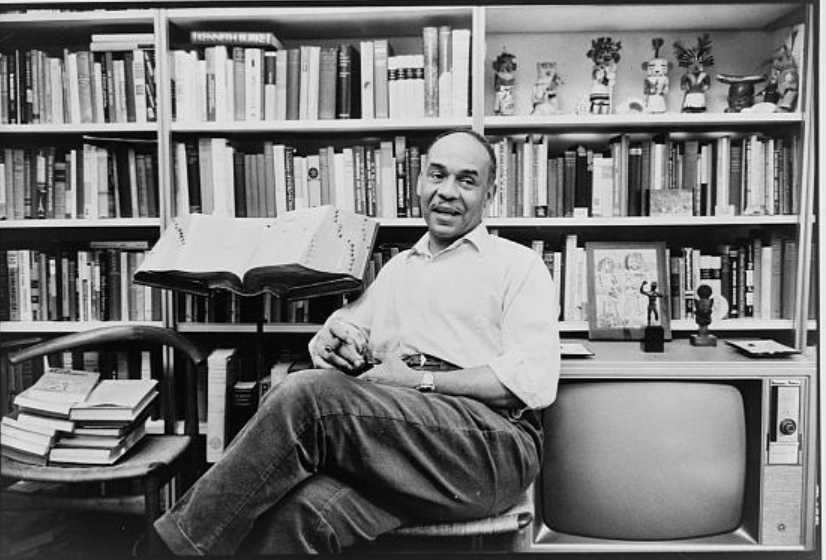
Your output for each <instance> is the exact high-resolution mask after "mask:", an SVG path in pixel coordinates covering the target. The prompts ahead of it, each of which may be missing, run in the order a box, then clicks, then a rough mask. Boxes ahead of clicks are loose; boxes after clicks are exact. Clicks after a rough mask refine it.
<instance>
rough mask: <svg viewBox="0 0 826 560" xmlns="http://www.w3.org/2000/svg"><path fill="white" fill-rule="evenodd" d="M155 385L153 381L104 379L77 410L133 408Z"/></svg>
mask: <svg viewBox="0 0 826 560" xmlns="http://www.w3.org/2000/svg"><path fill="white" fill-rule="evenodd" d="M157 384H158V382H157V381H156V380H155V379H105V380H103V381H101V382H100V384H99V385H98V386H97V387H96V388H95V390H94V391H92V394H91V395H89V398H87V399H86V400H85V401H84V402H82V403H80V404H79V405H78V406H77V408H88V407H119V408H134V407H135V406H137V405H138V403H140V402H141V400H143V398H144V397H145V396H146V395H147V394H148V393H149V392H150V391H152V389H153V388H154V387H155V385H157Z"/></svg>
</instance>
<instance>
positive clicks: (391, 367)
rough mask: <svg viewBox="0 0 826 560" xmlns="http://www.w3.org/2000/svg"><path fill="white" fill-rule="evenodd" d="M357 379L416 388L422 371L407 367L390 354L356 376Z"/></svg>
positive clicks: (399, 359)
mask: <svg viewBox="0 0 826 560" xmlns="http://www.w3.org/2000/svg"><path fill="white" fill-rule="evenodd" d="M358 378H359V379H363V380H365V381H371V382H373V383H380V384H382V385H394V386H396V387H411V388H414V389H415V388H416V387H417V386H418V385H419V382H420V381H421V379H422V373H421V372H420V371H416V370H414V369H410V368H409V367H407V364H405V363H404V362H403V361H401V358H399V357H398V356H392V357H389V358H387V359H386V360H385V361H383V362H382V363H380V364H377V365H375V366H373V367H372V368H371V369H368V370H367V371H366V372H364V373H362V374H361V375H359V376H358Z"/></svg>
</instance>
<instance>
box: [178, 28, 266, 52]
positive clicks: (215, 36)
mask: <svg viewBox="0 0 826 560" xmlns="http://www.w3.org/2000/svg"><path fill="white" fill-rule="evenodd" d="M189 42H190V43H192V44H193V45H219V44H220V45H233V46H241V47H273V48H281V47H282V45H281V42H280V41H279V40H278V39H277V38H276V37H275V35H274V34H273V33H270V32H266V31H206V30H203V31H190V32H189Z"/></svg>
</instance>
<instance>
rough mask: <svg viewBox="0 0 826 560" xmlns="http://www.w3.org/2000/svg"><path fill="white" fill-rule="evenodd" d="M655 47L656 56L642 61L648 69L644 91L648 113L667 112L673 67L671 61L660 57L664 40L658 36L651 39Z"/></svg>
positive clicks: (644, 67) (645, 68) (643, 67)
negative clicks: (670, 76)
mask: <svg viewBox="0 0 826 560" xmlns="http://www.w3.org/2000/svg"><path fill="white" fill-rule="evenodd" d="M651 44H652V46H653V48H654V58H652V59H651V60H646V61H645V62H643V63H642V69H643V70H645V71H646V73H647V75H646V76H645V83H644V88H643V92H644V93H645V112H646V113H665V111H666V106H665V94H667V93H668V85H669V79H668V71H669V70H670V69H671V61H669V60H666V59H665V58H660V49H661V48H662V46H663V40H662V39H661V38H656V39H652V40H651Z"/></svg>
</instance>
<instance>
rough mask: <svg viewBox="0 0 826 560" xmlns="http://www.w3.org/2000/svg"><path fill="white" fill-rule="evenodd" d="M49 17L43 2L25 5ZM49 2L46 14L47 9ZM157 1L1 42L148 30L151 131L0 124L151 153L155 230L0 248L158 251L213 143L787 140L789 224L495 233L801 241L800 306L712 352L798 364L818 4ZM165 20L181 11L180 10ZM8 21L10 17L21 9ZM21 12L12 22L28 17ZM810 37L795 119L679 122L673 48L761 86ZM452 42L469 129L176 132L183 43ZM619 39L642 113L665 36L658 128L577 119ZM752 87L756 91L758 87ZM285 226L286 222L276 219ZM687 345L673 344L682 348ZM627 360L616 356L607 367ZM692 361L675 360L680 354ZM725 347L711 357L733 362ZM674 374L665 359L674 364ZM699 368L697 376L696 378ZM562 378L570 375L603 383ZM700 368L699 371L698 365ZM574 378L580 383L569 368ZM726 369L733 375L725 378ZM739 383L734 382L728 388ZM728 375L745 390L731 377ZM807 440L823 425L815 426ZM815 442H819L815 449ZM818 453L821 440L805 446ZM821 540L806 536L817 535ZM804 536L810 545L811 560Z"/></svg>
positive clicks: (405, 235)
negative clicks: (176, 61)
mask: <svg viewBox="0 0 826 560" xmlns="http://www.w3.org/2000/svg"><path fill="white" fill-rule="evenodd" d="M29 4H30V6H29V7H38V8H39V7H40V3H38V2H33V3H29ZM53 4H55V3H43V4H42V5H43V7H45V8H53V7H58V8H59V6H54V5H53ZM195 4H196V3H195V2H178V3H166V2H160V1H158V2H148V3H147V7H145V8H140V9H135V8H128V9H119V8H118V5H117V3H115V4H113V5H112V6H111V8H112V9H111V10H100V9H97V8H98V6H97V5H95V6H94V8H93V7H92V4H91V3H87V2H82V1H81V2H76V3H73V4H72V6H71V7H72V9H71V10H66V11H62V10H61V11H49V10H42V11H41V10H31V11H28V12H25V11H23V8H24V6H22V5H10V7H8V8H3V10H6V11H3V12H0V34H2V35H3V36H4V37H6V38H5V39H4V40H3V42H2V43H0V51H2V52H8V50H9V49H15V48H17V49H29V48H42V49H46V50H54V51H56V52H60V51H62V49H63V48H64V47H65V48H82V47H83V45H84V44H85V45H88V42H89V39H90V37H91V35H92V33H100V32H150V31H151V32H154V33H155V36H156V40H155V41H156V42H155V53H156V72H157V74H156V75H157V107H158V118H157V122H151V123H140V124H139V123H114V124H112V123H94V124H93V123H86V124H17V125H9V124H3V125H0V131H2V132H1V133H2V138H3V142H2V144H3V147H4V148H11V147H17V146H36V145H39V144H43V143H52V144H54V145H61V146H62V145H69V144H78V143H80V142H82V141H83V138H84V137H85V136H107V137H123V138H131V139H137V140H153V141H154V142H156V145H157V154H156V155H157V162H158V167H157V173H158V176H157V184H158V186H159V198H158V201H159V217H157V218H120V219H96V220H10V219H7V220H3V221H0V237H2V240H0V249H3V250H16V249H26V248H42V247H49V246H51V245H53V244H55V243H57V242H58V241H59V242H66V241H70V242H72V243H81V244H82V243H88V242H90V241H95V240H103V241H116V240H117V241H121V240H122V241H135V240H144V241H147V242H149V243H150V245H151V243H152V242H153V241H154V240H156V239H157V237H158V236H159V235H160V233H161V231H162V230H163V228H164V227H165V225H166V224H168V223H169V222H170V220H171V219H172V217H173V216H174V215H175V213H176V204H177V195H176V193H175V192H174V190H175V189H174V185H175V154H174V146H175V144H176V143H177V142H183V141H186V140H196V139H198V138H205V137H210V138H213V137H221V138H230V139H232V140H234V141H237V142H240V143H248V144H261V143H263V142H265V141H273V142H287V143H291V144H294V145H296V146H299V147H301V148H302V149H305V150H308V151H311V150H317V149H318V148H320V147H324V146H335V147H336V149H342V148H344V147H347V146H351V145H353V144H356V143H360V142H362V143H372V144H378V142H379V141H382V140H385V141H387V140H393V138H394V137H395V136H396V135H406V136H407V137H408V139H409V140H411V141H412V142H414V143H416V144H417V145H420V146H422V147H426V146H427V144H428V142H429V141H430V140H431V139H432V138H433V137H434V136H436V135H437V134H438V133H439V132H441V131H444V130H448V129H452V128H457V127H458V128H469V129H473V130H475V131H477V132H480V133H483V134H485V135H487V136H489V137H491V138H493V139H501V138H505V137H511V138H522V139H524V138H526V137H529V136H532V135H541V136H545V137H546V138H547V142H548V147H549V153H553V154H556V155H559V154H561V153H562V152H563V151H564V149H565V148H566V147H568V146H570V145H575V144H584V145H588V146H591V147H594V148H595V149H598V150H604V149H606V148H607V146H608V144H609V142H610V140H611V139H612V138H614V137H616V136H618V135H622V134H627V135H629V136H630V137H631V138H632V139H645V138H650V137H653V136H655V135H658V134H663V133H668V134H669V135H670V136H671V137H673V138H676V139H678V140H684V139H687V138H691V139H702V140H705V141H714V139H716V138H719V137H720V136H723V135H730V136H731V137H733V138H738V137H743V136H748V135H751V134H763V135H768V136H772V135H779V136H782V137H788V138H790V137H793V136H794V137H796V138H798V141H799V143H798V147H799V149H798V151H797V153H796V154H795V156H794V157H795V163H796V169H797V175H796V177H797V184H796V185H794V189H796V191H795V196H796V204H795V209H796V211H795V212H794V213H792V214H785V215H771V216H768V215H751V216H749V215H739V214H738V215H710V216H686V217H679V218H671V217H668V218H663V217H659V218H658V217H647V216H632V217H550V218H540V217H492V218H488V219H487V224H488V226H489V227H491V228H495V229H497V230H498V232H499V234H500V235H502V236H505V237H509V238H512V239H515V240H518V241H520V242H522V243H525V244H528V245H530V243H531V242H532V241H534V240H542V241H543V242H544V243H545V245H546V247H554V248H556V249H557V250H559V249H561V248H562V246H563V244H564V240H565V236H566V235H568V234H572V233H573V234H576V235H577V236H578V238H579V240H580V242H587V241H607V240H636V241H664V242H666V244H667V245H669V246H670V247H673V248H674V249H675V250H676V249H677V248H680V247H683V246H685V245H695V246H698V247H701V248H704V249H707V248H711V247H714V246H715V245H717V244H719V243H733V242H734V241H735V240H736V239H738V238H742V237H747V236H748V235H749V234H750V232H758V234H759V235H769V234H771V233H779V234H782V235H784V236H785V237H787V238H789V239H792V240H794V246H795V247H796V255H795V258H794V259H793V262H794V265H793V267H791V268H790V269H787V270H784V274H790V275H791V276H790V278H791V280H790V281H789V283H788V284H787V285H788V286H789V287H790V288H791V289H792V290H793V296H792V299H791V301H792V307H791V309H790V310H789V311H788V313H787V314H786V316H784V317H783V318H772V319H761V318H739V319H725V320H719V321H718V320H715V322H714V323H713V324H712V326H711V330H712V332H714V333H715V334H717V335H718V336H719V337H721V338H724V337H726V336H749V337H773V338H777V339H779V340H781V341H783V342H785V343H787V344H790V345H793V346H795V347H797V348H804V347H805V346H807V344H811V342H812V340H813V338H814V335H815V334H816V332H817V328H818V325H817V323H816V321H815V319H814V317H812V316H811V315H810V308H811V306H812V304H811V302H812V301H814V300H816V292H817V288H818V286H817V285H816V283H814V282H813V281H812V278H814V277H815V276H814V275H813V266H814V265H813V263H814V262H816V260H815V257H816V254H815V251H816V248H815V243H814V241H815V239H816V231H815V229H816V220H815V215H816V208H815V204H816V200H817V190H818V186H817V184H816V182H815V180H816V177H817V175H818V173H817V163H816V161H817V160H816V157H815V146H816V144H817V138H816V128H815V122H814V115H815V114H816V111H817V100H816V97H815V90H816V87H815V86H816V83H817V80H818V79H819V68H816V67H815V61H816V60H817V59H816V57H815V53H814V45H816V44H817V34H818V32H819V29H818V22H817V21H816V20H815V19H814V18H815V13H816V10H815V8H816V6H815V4H814V2H811V1H804V0H800V1H796V2H795V1H782V2H775V3H764V2H757V1H755V2H752V3H740V2H736V3H735V2H731V3H723V4H709V3H697V4H682V3H675V2H665V1H664V2H653V1H652V2H640V3H636V4H623V5H614V4H613V3H611V2H606V1H602V2H600V1H594V2H592V3H590V4H559V3H549V4H547V5H543V4H530V5H507V6H505V5H486V4H484V3H480V4H477V5H460V6H442V5H438V6H437V5H427V4H425V3H421V4H418V5H409V6H401V7H391V6H351V7H339V6H332V5H330V4H325V5H323V6H313V7H309V6H308V7H303V5H298V6H296V5H289V6H286V5H280V4H279V3H278V2H275V1H274V2H268V3H257V4H258V5H256V6H255V7H250V6H247V5H244V4H246V3H239V4H241V5H239V4H236V3H234V2H232V1H231V0H225V1H224V2H220V1H219V2H204V3H203V5H202V6H201V5H198V6H196V5H195ZM170 6H171V7H170ZM13 10H14V11H13ZM18 10H19V11H18ZM800 23H802V24H804V27H805V37H804V38H798V40H804V44H803V49H802V52H803V53H804V59H805V66H804V67H803V68H802V69H801V85H802V87H801V90H800V93H799V98H798V102H797V109H796V110H795V111H794V112H791V113H769V114H765V113H727V112H724V109H725V107H726V92H727V89H728V86H726V85H725V84H721V83H719V82H717V81H716V80H712V84H711V88H710V90H709V91H708V94H707V100H708V110H707V111H706V112H703V113H697V114H688V113H681V112H680V105H681V100H682V95H683V92H682V91H681V90H680V85H679V84H680V77H681V76H682V74H683V69H681V68H680V67H678V66H677V65H676V64H674V58H675V57H674V55H673V49H672V46H671V45H672V43H673V42H674V41H676V40H681V41H683V42H684V43H685V44H687V45H692V44H693V43H694V42H695V40H696V38H697V36H698V35H700V34H702V33H704V32H708V33H709V34H710V35H711V37H712V39H713V41H714V46H713V54H714V57H715V65H714V66H713V67H711V68H710V73H711V74H712V76H715V75H717V74H718V73H729V74H751V73H754V72H755V71H756V69H757V68H759V67H760V64H761V63H762V62H763V61H764V60H765V59H767V58H768V57H769V56H770V55H771V52H772V50H773V49H774V48H775V47H776V46H778V45H780V44H781V43H782V41H783V39H784V36H783V33H784V30H785V29H787V28H788V26H790V25H794V24H800ZM425 26H437V27H438V26H451V27H452V28H466V29H469V30H471V43H470V49H471V57H470V67H469V68H470V84H469V112H468V114H467V115H466V116H458V117H457V116H451V117H436V118H426V119H409V118H394V119H352V120H325V121H322V120H304V121H302V120H291V121H268V120H260V121H255V122H248V121H240V122H239V121H231V122H178V121H176V120H173V118H172V107H173V99H172V95H173V94H172V91H171V86H170V82H171V73H172V71H173V69H172V67H171V63H170V59H169V57H168V53H169V52H170V51H172V50H174V49H176V48H191V47H190V46H189V45H188V36H189V32H190V31H193V30H246V31H272V32H274V33H275V35H276V36H277V37H278V38H279V39H280V40H281V41H282V42H283V43H284V44H285V47H287V48H297V47H299V46H301V45H305V44H316V45H322V46H324V45H329V46H332V45H337V44H339V43H341V42H344V41H349V42H353V43H355V44H358V42H359V41H360V40H373V39H378V38H386V39H389V41H390V42H391V44H392V45H393V48H394V50H395V52H396V53H397V54H409V53H416V52H421V41H422V36H421V34H422V28H423V27H425ZM602 36H611V37H612V38H614V39H616V40H621V41H622V45H623V47H622V51H621V57H622V58H621V61H620V63H619V68H618V75H617V85H616V87H615V90H614V99H615V104H619V103H621V102H623V101H625V100H632V99H640V98H642V97H643V95H642V90H643V78H644V76H645V73H644V71H643V70H642V69H641V67H640V65H641V63H642V62H643V61H645V60H648V59H650V58H652V50H651V40H652V38H654V37H662V38H664V40H665V41H664V43H665V45H664V47H663V51H662V54H661V56H663V57H665V58H668V59H669V60H671V61H672V63H673V64H674V66H673V67H672V69H671V70H670V72H669V77H670V84H671V86H670V93H669V94H668V96H667V106H668V111H667V112H666V113H664V114H644V113H642V114H640V113H633V114H610V115H589V114H576V111H575V107H576V105H577V102H578V98H580V97H581V96H583V95H586V94H587V92H588V91H589V83H590V69H591V63H590V61H589V60H588V59H587V58H586V51H587V50H588V48H589V46H590V43H591V41H592V40H593V39H595V38H597V37H602ZM503 49H506V50H507V51H508V52H511V53H513V54H515V55H516V58H517V62H518V65H519V67H518V72H517V78H516V80H517V86H516V111H515V115H513V116H497V115H494V114H493V113H494V111H493V98H494V91H493V70H492V62H493V60H494V58H495V57H496V56H497V55H498V54H499V53H500V52H501V51H502V50H503ZM540 61H553V62H556V63H557V64H558V69H559V72H560V74H561V75H562V77H563V79H564V80H565V81H564V83H563V85H562V86H561V87H560V94H559V101H560V107H561V113H560V114H558V115H553V116H545V117H535V116H531V115H530V110H531V86H532V85H533V82H534V80H535V77H536V74H535V65H536V63H537V62H540ZM758 87H759V86H758ZM279 211H280V210H279ZM379 220H380V223H381V231H380V234H379V243H380V244H382V243H396V242H407V243H410V242H413V241H415V240H416V239H417V238H418V237H419V236H420V235H421V234H422V233H423V232H424V231H425V227H424V221H423V220H422V219H421V218H397V217H389V216H383V217H380V218H379ZM174 307H175V305H174V302H173V298H171V297H165V298H164V300H163V304H162V311H163V314H162V322H163V324H166V325H168V326H170V327H173V328H177V329H179V330H180V331H182V332H186V333H188V334H191V335H192V336H194V337H202V338H203V339H204V340H206V341H215V340H217V339H219V338H222V339H228V340H244V339H245V338H250V337H252V336H260V335H261V334H263V335H264V336H265V337H268V339H270V338H271V339H272V340H276V339H279V340H283V339H289V340H291V342H290V344H291V345H294V346H300V345H302V344H304V343H305V342H306V340H308V339H309V337H310V336H311V335H312V333H313V332H315V331H316V330H317V328H318V325H317V324H288V323H264V324H255V323H247V324H237V323H236V324H223V323H202V322H201V323H196V322H179V321H178V320H177V319H176V317H175V313H174ZM98 325H99V323H97V322H76V321H32V322H19V321H4V322H2V324H0V330H2V331H3V337H4V338H5V337H11V338H14V337H17V338H22V337H27V336H32V335H42V336H50V335H54V334H59V333H64V332H72V331H77V330H83V329H87V328H92V327H94V326H98ZM672 329H673V331H674V333H675V335H674V336H675V338H678V339H685V338H687V337H688V335H689V334H691V333H693V332H695V330H696V324H695V323H694V321H693V319H680V320H675V321H673V323H672ZM561 331H562V333H563V336H564V337H566V338H575V339H576V338H580V339H581V338H587V333H588V324H587V321H584V320H576V321H563V322H562V323H561ZM684 342H686V341H685V340H680V341H675V343H674V344H675V345H676V344H678V343H679V344H680V345H681V346H680V347H681V348H682V345H683V343H684ZM616 351H617V350H616V349H615V348H613V347H612V350H611V352H616ZM626 351H627V353H628V354H633V353H635V352H638V350H637V347H636V345H628V346H627V347H626ZM682 351H683V350H681V352H682ZM723 354H724V353H722V352H720V351H719V349H718V351H717V354H716V355H723ZM663 362H664V367H666V368H667V367H668V360H667V359H666V360H664V361H663ZM700 362H703V360H699V361H698V364H699V363H700ZM583 367H585V369H586V370H587V369H588V367H587V366H582V367H581V366H580V365H579V364H577V366H576V368H574V369H575V371H574V370H571V371H570V372H567V370H566V372H567V373H566V372H563V375H568V374H570V376H573V377H577V376H582V375H585V376H587V375H590V374H594V375H596V376H598V375H601V374H599V373H598V372H596V373H595V372H588V371H586V372H585V373H583V372H582V369H583ZM698 367H701V366H698ZM568 369H570V368H568ZM724 369H725V368H724ZM723 375H727V376H731V375H734V374H729V373H724V374H723ZM806 375H807V376H809V379H810V383H811V391H810V401H809V404H810V405H811V412H812V414H811V416H812V417H815V416H816V414H815V412H816V410H817V408H816V407H817V402H818V399H817V390H816V386H817V384H816V374H815V371H814V365H811V367H810V368H809V370H808V373H807V374H806ZM734 376H736V375H734ZM808 425H809V427H810V428H811V430H812V434H813V433H814V429H815V420H814V419H812V420H811V421H810V423H809V424H808ZM812 434H810V435H812ZM813 439H814V438H812V440H813ZM814 450H815V448H814V444H812V446H811V447H810V448H809V456H807V459H806V461H808V463H807V465H808V466H807V471H806V481H805V484H806V487H807V488H809V489H811V490H812V491H813V490H814V476H815V473H814V463H813V461H814V455H815V453H814ZM806 507H807V515H806V519H810V518H813V517H814V513H813V508H814V505H813V502H811V501H809V502H808V503H807V505H806ZM809 529H811V527H810V528H809ZM811 539H812V536H811V535H808V534H807V536H806V538H805V543H804V544H806V546H811V542H812V540H811Z"/></svg>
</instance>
